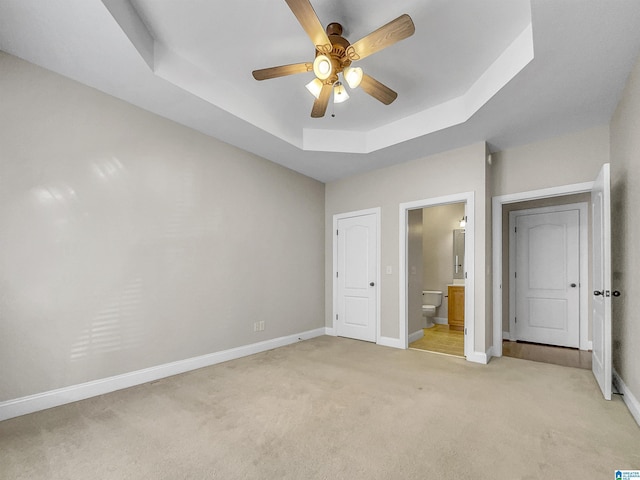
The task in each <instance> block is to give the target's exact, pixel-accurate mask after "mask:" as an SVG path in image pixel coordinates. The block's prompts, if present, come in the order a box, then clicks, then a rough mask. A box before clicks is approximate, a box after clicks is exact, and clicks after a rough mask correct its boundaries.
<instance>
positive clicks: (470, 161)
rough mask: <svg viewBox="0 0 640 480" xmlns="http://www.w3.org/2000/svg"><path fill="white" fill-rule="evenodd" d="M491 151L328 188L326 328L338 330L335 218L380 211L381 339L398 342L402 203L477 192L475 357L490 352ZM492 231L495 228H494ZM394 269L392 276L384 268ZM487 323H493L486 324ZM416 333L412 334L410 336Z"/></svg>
mask: <svg viewBox="0 0 640 480" xmlns="http://www.w3.org/2000/svg"><path fill="white" fill-rule="evenodd" d="M486 164H487V162H486V151H485V144H484V143H477V144H474V145H471V146H468V147H464V148H460V149H456V150H451V151H448V152H445V153H441V154H438V155H433V156H430V157H426V158H422V159H418V160H414V161H411V162H406V163H403V164H400V165H395V166H393V167H388V168H384V169H380V170H376V171H373V172H369V173H365V174H362V175H357V176H354V177H351V178H347V179H343V180H339V181H336V182H331V183H328V184H327V185H326V219H325V226H326V234H325V241H326V247H325V248H326V250H325V251H326V255H325V256H326V269H325V272H326V282H327V283H326V285H325V291H326V292H327V295H326V305H325V309H326V312H327V314H326V325H327V326H329V327H331V326H333V318H332V316H331V312H332V308H333V307H332V304H333V298H332V280H333V279H332V268H333V267H332V259H331V257H332V248H333V236H332V235H331V233H332V221H333V215H335V214H339V213H346V212H351V211H356V210H363V209H367V208H373V207H381V210H382V214H381V217H382V218H381V237H382V240H381V242H382V244H381V249H382V253H381V255H382V259H381V265H380V268H381V272H382V275H381V299H380V303H381V319H382V320H381V334H382V336H384V337H388V338H391V339H398V338H399V325H400V318H399V298H398V294H399V283H398V282H399V278H398V268H399V264H398V258H399V243H398V242H399V231H398V228H399V225H398V222H399V217H398V215H399V204H400V203H405V202H411V201H419V200H424V199H429V198H434V197H440V196H444V195H451V194H454V193H462V192H475V212H474V216H475V220H476V225H475V228H476V230H475V238H476V242H475V257H476V258H475V279H474V280H475V296H474V300H475V325H476V331H475V339H474V347H475V351H476V352H485V351H486V348H487V345H486V337H485V329H486V328H492V326H491V323H490V317H487V316H486V308H487V303H486V295H487V293H486V291H487V289H490V287H491V279H490V275H489V280H488V281H487V280H486V274H487V270H486V267H487V266H488V265H489V264H490V258H489V259H487V258H486V256H485V251H486V250H485V247H486V238H487V222H488V219H487V216H486V208H485V207H486V192H485V188H486V176H487V171H486V168H487V167H486ZM489 232H490V229H489ZM387 266H390V267H392V274H390V275H387V274H386V273H385V269H386V267H387ZM485 321H489V323H488V325H485ZM409 333H411V332H409Z"/></svg>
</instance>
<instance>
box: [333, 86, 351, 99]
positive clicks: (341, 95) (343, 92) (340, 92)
mask: <svg viewBox="0 0 640 480" xmlns="http://www.w3.org/2000/svg"><path fill="white" fill-rule="evenodd" d="M347 100H349V94H348V93H347V89H346V88H344V85H342V83H340V82H336V84H335V85H334V86H333V103H342V102H345V101H347Z"/></svg>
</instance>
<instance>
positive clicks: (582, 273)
mask: <svg viewBox="0 0 640 480" xmlns="http://www.w3.org/2000/svg"><path fill="white" fill-rule="evenodd" d="M567 210H578V236H579V237H578V238H579V241H580V243H579V247H578V248H579V252H578V254H579V260H578V269H579V271H578V283H579V285H580V289H579V291H578V294H579V297H578V332H579V333H578V348H579V349H580V350H589V204H588V203H587V202H576V203H567V204H563V205H553V206H550V207H538V208H528V209H526V210H513V211H511V212H509V278H513V277H514V272H515V268H516V234H515V231H514V227H515V222H516V217H519V216H521V215H530V214H539V213H555V212H564V211H567ZM515 295H516V292H515V288H510V289H509V331H510V332H514V335H513V339H514V340H516V339H517V335H516V332H517V325H516V323H515V317H516V314H515V309H516V296H515ZM503 338H504V337H503Z"/></svg>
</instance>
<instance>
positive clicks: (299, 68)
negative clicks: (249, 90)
mask: <svg viewBox="0 0 640 480" xmlns="http://www.w3.org/2000/svg"><path fill="white" fill-rule="evenodd" d="M285 1H286V2H287V5H289V8H290V9H291V11H292V12H293V14H294V15H295V16H296V18H297V19H298V21H299V22H300V25H301V26H302V28H303V29H304V30H305V32H306V33H307V35H308V36H309V38H310V39H311V41H312V42H313V45H315V46H316V52H315V53H316V55H315V59H314V61H313V64H310V63H308V62H307V63H296V64H291V65H282V66H279V67H270V68H263V69H260V70H254V71H253V78H255V79H256V80H267V79H270V78H277V77H283V76H286V75H294V74H297V73H306V72H309V71H313V73H314V75H315V77H316V78H314V79H313V80H312V81H311V82H309V83H308V84H307V85H306V88H307V90H309V92H311V94H312V95H313V96H314V97H315V99H316V100H315V102H314V103H313V109H312V110H311V117H313V118H318V117H323V116H324V114H325V112H326V110H327V105H328V103H329V99H330V97H331V92H332V91H333V93H334V103H340V102H343V101H345V100H346V99H348V98H349V95H348V94H347V91H346V89H345V87H344V85H343V84H342V82H340V81H339V80H338V78H339V75H340V74H341V73H342V76H343V78H344V81H345V82H346V83H347V85H349V87H350V88H352V89H354V88H358V87H362V89H363V90H364V91H365V93H368V94H369V95H371V96H372V97H373V98H375V99H376V100H378V101H380V102H382V103H384V104H385V105H389V104H390V103H392V102H393V101H394V100H395V99H396V98H397V96H398V94H397V93H396V92H394V91H393V90H391V89H390V88H389V87H387V86H386V85H384V84H382V83H380V82H379V81H377V80H376V79H374V78H373V77H371V76H369V75H366V74H365V73H364V72H363V71H362V68H360V67H351V63H352V62H354V61H356V60H361V59H363V58H365V57H368V56H369V55H372V54H374V53H376V52H378V51H380V50H382V49H383V48H386V47H389V46H391V45H393V44H395V43H397V42H399V41H400V40H403V39H405V38H407V37H410V36H411V35H413V33H414V32H415V26H414V24H413V21H412V20H411V17H410V16H409V15H407V14H404V15H400V16H399V17H398V18H396V19H395V20H392V21H391V22H389V23H387V24H386V25H383V26H382V27H380V28H378V29H377V30H375V31H373V32H371V33H370V34H369V35H367V36H365V37H364V38H361V39H360V40H358V41H357V42H355V43H353V44H351V43H349V41H348V40H347V39H346V38H344V37H343V36H342V31H343V29H342V25H340V24H339V23H336V22H333V23H330V24H329V25H327V28H326V30H325V29H323V28H322V24H321V23H320V20H319V19H318V17H317V15H316V13H315V11H314V10H313V7H312V5H311V3H310V2H309V0H285Z"/></svg>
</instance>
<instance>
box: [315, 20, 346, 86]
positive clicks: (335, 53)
mask: <svg viewBox="0 0 640 480" xmlns="http://www.w3.org/2000/svg"><path fill="white" fill-rule="evenodd" d="M326 31H327V36H328V37H329V41H330V42H331V46H332V47H333V49H332V50H331V53H329V55H328V56H329V57H330V58H331V62H332V63H333V71H334V73H333V74H332V75H331V77H329V78H328V79H327V80H326V81H325V83H331V84H333V83H335V82H337V81H338V74H339V73H340V72H342V71H343V70H344V69H345V68H347V67H348V66H349V65H351V59H350V58H349V57H348V56H347V53H346V52H347V48H348V47H349V45H351V44H350V43H349V40H347V39H346V38H344V37H343V36H342V25H340V24H339V23H336V22H333V23H330V24H329V25H327V30H326ZM318 55H322V53H321V52H319V51H318V50H316V56H318Z"/></svg>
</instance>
